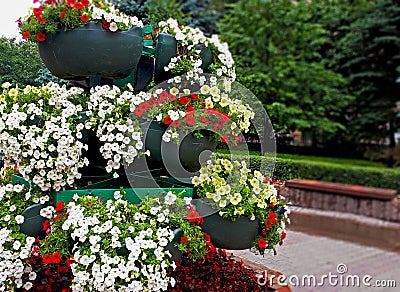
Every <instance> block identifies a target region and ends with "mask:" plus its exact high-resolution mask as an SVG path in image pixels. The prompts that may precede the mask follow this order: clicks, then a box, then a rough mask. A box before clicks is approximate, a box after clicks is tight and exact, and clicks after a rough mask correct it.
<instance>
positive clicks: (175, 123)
mask: <svg viewBox="0 0 400 292" xmlns="http://www.w3.org/2000/svg"><path fill="white" fill-rule="evenodd" d="M181 124H182V123H181V121H180V120H176V121H173V122H172V123H171V126H172V127H173V128H178V127H180V126H181Z"/></svg>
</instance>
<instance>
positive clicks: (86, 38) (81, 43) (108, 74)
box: [39, 22, 143, 80]
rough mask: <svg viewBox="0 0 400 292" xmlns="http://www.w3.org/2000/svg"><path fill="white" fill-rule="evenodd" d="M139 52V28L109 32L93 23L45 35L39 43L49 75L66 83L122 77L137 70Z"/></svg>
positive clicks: (140, 52) (140, 49) (141, 39)
mask: <svg viewBox="0 0 400 292" xmlns="http://www.w3.org/2000/svg"><path fill="white" fill-rule="evenodd" d="M142 49H143V30H142V28H140V27H132V28H130V29H129V30H127V31H116V32H111V31H108V30H105V29H103V28H102V26H101V24H98V23H94V22H89V23H87V24H85V25H83V26H80V27H78V28H75V29H73V30H66V31H60V32H57V33H55V34H47V35H46V41H44V42H42V43H39V54H40V57H41V58H42V60H43V63H44V64H45V65H46V67H47V68H48V69H49V70H50V72H51V73H52V74H53V75H55V76H57V77H59V78H63V79H69V80H80V79H85V78H87V77H94V76H98V77H103V78H106V79H115V78H124V77H126V76H128V75H129V74H130V73H131V71H132V70H134V69H136V66H137V64H138V62H139V59H140V56H141V54H142Z"/></svg>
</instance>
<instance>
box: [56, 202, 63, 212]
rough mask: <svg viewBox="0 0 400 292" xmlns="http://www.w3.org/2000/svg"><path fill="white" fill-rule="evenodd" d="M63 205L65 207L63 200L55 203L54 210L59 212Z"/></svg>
mask: <svg viewBox="0 0 400 292" xmlns="http://www.w3.org/2000/svg"><path fill="white" fill-rule="evenodd" d="M64 207H65V204H64V202H62V201H61V202H58V203H57V204H56V208H55V209H56V212H60V211H62V210H64Z"/></svg>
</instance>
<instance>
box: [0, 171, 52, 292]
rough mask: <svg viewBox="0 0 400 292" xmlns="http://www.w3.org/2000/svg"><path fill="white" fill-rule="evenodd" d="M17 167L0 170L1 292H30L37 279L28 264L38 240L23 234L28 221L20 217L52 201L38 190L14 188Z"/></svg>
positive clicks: (18, 186) (16, 185)
mask: <svg viewBox="0 0 400 292" xmlns="http://www.w3.org/2000/svg"><path fill="white" fill-rule="evenodd" d="M15 172H17V169H16V167H7V168H2V169H0V250H1V252H0V290H1V291H10V290H9V289H13V288H24V289H26V290H29V289H30V288H31V287H32V282H33V281H34V280H35V279H36V273H35V271H32V269H30V268H29V264H28V263H27V260H28V258H29V257H30V256H31V251H32V247H33V245H34V243H35V238H34V237H31V236H27V235H25V234H24V233H22V232H21V231H20V225H21V224H23V223H24V221H25V217H24V216H22V215H21V213H22V212H23V211H24V210H25V209H26V208H27V207H28V206H30V205H32V204H34V203H43V204H45V203H46V202H48V201H49V197H48V196H45V195H42V193H41V192H39V191H38V190H35V189H32V188H30V187H28V186H25V185H22V184H13V183H12V181H11V176H12V175H13V174H14V173H15Z"/></svg>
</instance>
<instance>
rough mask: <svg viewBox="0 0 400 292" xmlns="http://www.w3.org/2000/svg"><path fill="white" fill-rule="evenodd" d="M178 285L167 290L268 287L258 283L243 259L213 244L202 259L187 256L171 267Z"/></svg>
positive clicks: (247, 291)
mask: <svg viewBox="0 0 400 292" xmlns="http://www.w3.org/2000/svg"><path fill="white" fill-rule="evenodd" d="M169 276H171V277H174V278H175V279H176V285H175V286H174V287H169V288H168V290H167V291H171V292H178V291H179V292H180V291H243V292H261V291H266V289H267V286H263V287H262V286H260V285H259V284H258V283H257V276H256V274H255V273H254V272H253V271H252V270H250V269H248V268H246V267H245V266H244V264H243V262H242V261H240V262H239V261H235V260H234V259H233V258H232V255H230V256H229V255H227V254H226V251H225V250H222V249H216V248H215V247H213V246H212V247H210V248H209V250H208V253H207V255H206V256H205V257H204V258H203V259H200V260H198V261H195V262H194V261H193V260H192V259H190V257H188V256H185V255H184V256H183V257H182V259H181V260H180V261H179V262H176V269H175V270H173V269H172V268H171V269H170V270H169Z"/></svg>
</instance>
